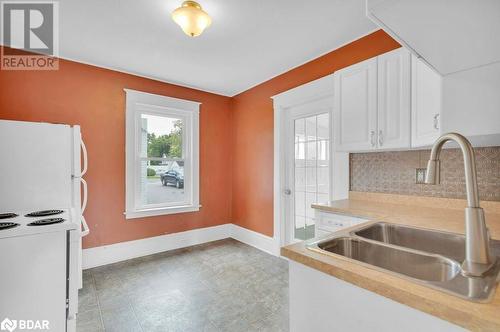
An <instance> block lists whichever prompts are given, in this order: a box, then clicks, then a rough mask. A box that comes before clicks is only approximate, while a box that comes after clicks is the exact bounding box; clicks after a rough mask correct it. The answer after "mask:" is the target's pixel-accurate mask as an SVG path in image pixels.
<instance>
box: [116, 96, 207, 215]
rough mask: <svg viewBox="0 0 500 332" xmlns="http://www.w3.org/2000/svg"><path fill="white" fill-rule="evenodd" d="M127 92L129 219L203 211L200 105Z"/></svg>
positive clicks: (127, 204)
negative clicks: (200, 197)
mask: <svg viewBox="0 0 500 332" xmlns="http://www.w3.org/2000/svg"><path fill="white" fill-rule="evenodd" d="M125 92H126V94H127V104H126V108H127V110H126V116H127V119H126V211H125V215H126V218H127V219H130V218H141V217H147V216H156V215H163V214H172V213H181V212H191V211H198V210H199V208H200V205H199V146H198V145H199V107H200V103H197V102H193V101H188V100H182V99H177V98H170V97H164V96H158V95H154V94H149V93H144V92H139V91H134V90H129V89H125Z"/></svg>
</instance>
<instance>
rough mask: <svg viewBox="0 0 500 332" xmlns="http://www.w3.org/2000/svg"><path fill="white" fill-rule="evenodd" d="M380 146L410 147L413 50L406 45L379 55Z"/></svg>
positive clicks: (378, 139)
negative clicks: (407, 48) (411, 52)
mask: <svg viewBox="0 0 500 332" xmlns="http://www.w3.org/2000/svg"><path fill="white" fill-rule="evenodd" d="M377 66H378V70H377V73H378V86H377V88H378V93H377V94H378V107H377V114H378V132H377V146H378V148H379V149H392V148H409V147H410V70H411V68H410V52H408V51H407V50H406V49H404V48H399V49H397V50H394V51H391V52H388V53H385V54H382V55H380V56H378V57H377Z"/></svg>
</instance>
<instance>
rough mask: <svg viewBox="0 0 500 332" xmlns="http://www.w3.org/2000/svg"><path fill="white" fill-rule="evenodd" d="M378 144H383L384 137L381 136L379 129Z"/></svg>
mask: <svg viewBox="0 0 500 332" xmlns="http://www.w3.org/2000/svg"><path fill="white" fill-rule="evenodd" d="M378 145H379V146H382V145H384V139H383V137H382V130H379V131H378Z"/></svg>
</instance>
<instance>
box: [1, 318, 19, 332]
mask: <svg viewBox="0 0 500 332" xmlns="http://www.w3.org/2000/svg"><path fill="white" fill-rule="evenodd" d="M16 328H17V321H15V320H10V319H8V318H5V319H4V320H3V321H2V323H0V329H1V330H2V331H9V332H12V331H14V330H15V329H16Z"/></svg>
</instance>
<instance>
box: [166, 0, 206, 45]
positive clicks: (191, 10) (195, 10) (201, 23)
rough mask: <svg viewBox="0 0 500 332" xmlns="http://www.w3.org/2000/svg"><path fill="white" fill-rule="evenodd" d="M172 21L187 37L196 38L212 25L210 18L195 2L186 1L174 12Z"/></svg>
mask: <svg viewBox="0 0 500 332" xmlns="http://www.w3.org/2000/svg"><path fill="white" fill-rule="evenodd" d="M172 19H173V20H174V22H175V23H177V24H178V25H179V26H180V27H181V28H182V31H184V33H186V35H188V36H191V37H196V36H199V35H201V34H202V32H203V30H205V29H206V28H208V27H209V26H210V24H211V23H212V19H211V18H210V16H209V15H208V14H207V13H206V12H204V11H203V9H201V6H200V4H199V3H197V2H195V1H184V2H183V3H182V5H181V6H180V7H179V8H177V9H176V10H174V11H173V12H172Z"/></svg>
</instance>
